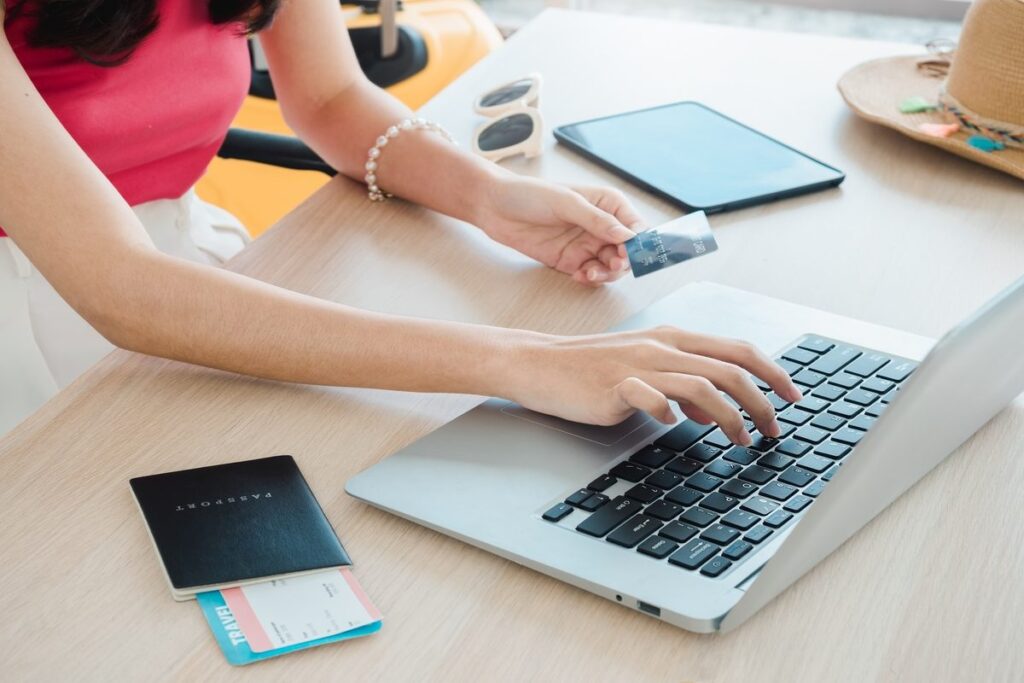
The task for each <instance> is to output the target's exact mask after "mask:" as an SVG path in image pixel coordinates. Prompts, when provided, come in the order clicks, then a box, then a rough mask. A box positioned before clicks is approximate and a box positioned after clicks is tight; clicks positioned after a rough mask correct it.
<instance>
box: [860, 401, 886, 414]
mask: <svg viewBox="0 0 1024 683" xmlns="http://www.w3.org/2000/svg"><path fill="white" fill-rule="evenodd" d="M887 407H888V406H887V405H886V404H885V403H876V404H875V405H873V406H871V407H870V408H868V409H867V410H865V411H864V414H865V415H868V416H870V417H879V416H880V415H881V414H882V413H883V412H884V411H885V409H886V408H887Z"/></svg>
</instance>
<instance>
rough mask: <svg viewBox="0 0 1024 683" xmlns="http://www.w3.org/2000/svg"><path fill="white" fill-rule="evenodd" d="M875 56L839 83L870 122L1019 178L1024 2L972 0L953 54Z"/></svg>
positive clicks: (1023, 165) (1023, 135) (1023, 150)
mask: <svg viewBox="0 0 1024 683" xmlns="http://www.w3.org/2000/svg"><path fill="white" fill-rule="evenodd" d="M935 47H936V46H935V45H931V46H930V48H932V50H931V54H929V55H919V56H905V57H889V58H885V59H877V60H874V61H871V62H867V63H865V64H861V65H860V66H857V67H854V68H853V69H851V70H850V71H848V72H847V73H846V74H844V75H843V77H842V78H841V79H839V92H840V93H842V95H843V99H845V100H846V103H847V104H849V105H850V107H851V108H853V110H854V111H855V112H856V113H857V114H859V115H860V116H862V117H864V118H865V119H867V120H869V121H873V122H875V123H880V124H882V125H883V126H888V127H889V128H894V129H895V130H898V131H899V132H901V133H903V134H904V135H908V136H910V137H912V138H914V139H915V140H920V141H921V142H926V143H928V144H930V145H935V146H936V147H941V148H942V149H945V150H948V151H950V152H953V153H954V154H959V155H960V156H962V157H966V158H968V159H970V160H972V161H977V162H978V163H981V164H985V165H987V166H992V167H993V168H997V169H999V170H1000V171H1004V172H1006V173H1009V174H1010V175H1013V176H1016V177H1018V178H1020V179H1022V180H1024V0H975V2H974V4H973V5H972V6H971V8H970V9H969V10H968V12H967V16H966V17H965V19H964V27H963V32H962V34H961V37H960V43H959V46H957V47H956V49H955V50H953V49H952V48H950V49H946V50H944V49H941V46H939V49H934V48H935Z"/></svg>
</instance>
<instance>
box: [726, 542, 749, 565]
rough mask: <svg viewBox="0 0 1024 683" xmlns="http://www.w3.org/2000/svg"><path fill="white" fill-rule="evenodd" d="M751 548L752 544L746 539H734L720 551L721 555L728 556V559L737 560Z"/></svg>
mask: <svg viewBox="0 0 1024 683" xmlns="http://www.w3.org/2000/svg"><path fill="white" fill-rule="evenodd" d="M753 549H754V546H752V545H750V544H749V543H747V542H746V541H736V542H735V543H733V544H732V545H731V546H729V547H728V548H726V549H725V550H723V551H722V557H725V558H728V559H730V560H738V559H740V558H741V557H743V556H744V555H746V554H747V553H749V552H750V551H751V550H753Z"/></svg>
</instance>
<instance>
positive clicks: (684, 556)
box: [668, 538, 718, 569]
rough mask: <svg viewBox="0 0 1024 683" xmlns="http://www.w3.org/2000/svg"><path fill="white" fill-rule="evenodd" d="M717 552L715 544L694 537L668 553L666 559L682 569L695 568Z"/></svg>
mask: <svg viewBox="0 0 1024 683" xmlns="http://www.w3.org/2000/svg"><path fill="white" fill-rule="evenodd" d="M717 553H718V546H717V545H715V544H714V543H709V542H707V541H702V540H700V539H699V538H695V539H693V540H692V541H690V542H689V543H687V544H686V545H684V546H683V547H682V548H680V549H679V550H677V551H676V552H674V553H672V554H671V555H669V557H668V561H669V562H671V563H672V564H674V565H678V566H680V567H683V568H684V569H696V568H697V567H699V566H701V565H702V564H704V563H705V562H707V561H708V560H709V559H711V558H712V557H713V556H714V555H715V554H717Z"/></svg>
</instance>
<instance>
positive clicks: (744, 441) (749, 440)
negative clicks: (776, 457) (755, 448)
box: [740, 429, 754, 446]
mask: <svg viewBox="0 0 1024 683" xmlns="http://www.w3.org/2000/svg"><path fill="white" fill-rule="evenodd" d="M753 443H754V439H753V437H751V436H750V432H748V431H747V430H746V429H744V430H743V433H742V434H740V445H741V446H750V445H753Z"/></svg>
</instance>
